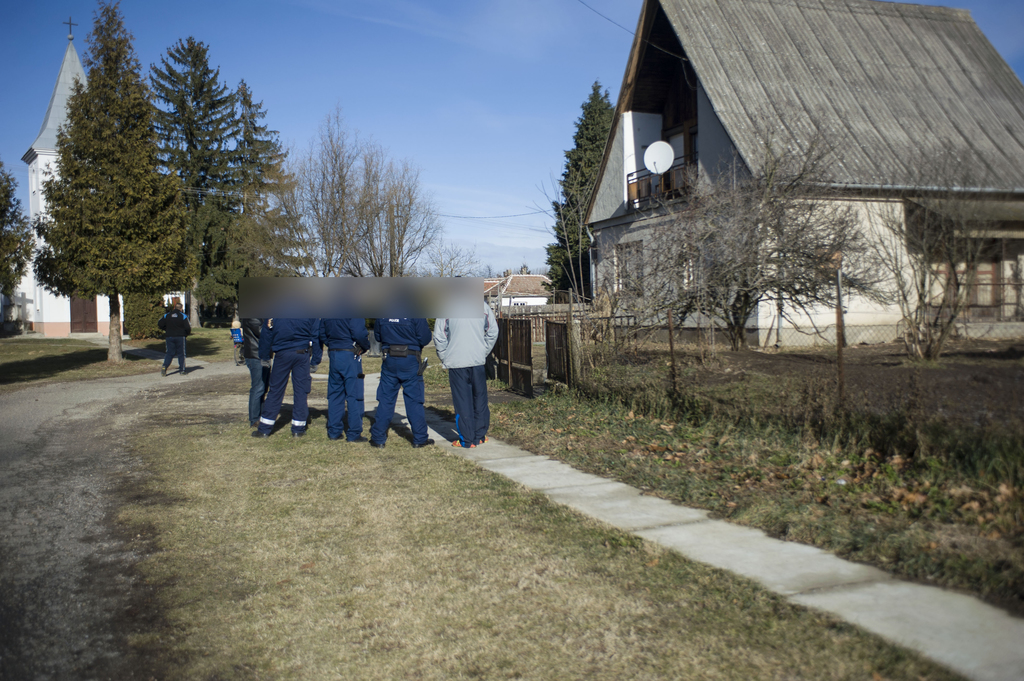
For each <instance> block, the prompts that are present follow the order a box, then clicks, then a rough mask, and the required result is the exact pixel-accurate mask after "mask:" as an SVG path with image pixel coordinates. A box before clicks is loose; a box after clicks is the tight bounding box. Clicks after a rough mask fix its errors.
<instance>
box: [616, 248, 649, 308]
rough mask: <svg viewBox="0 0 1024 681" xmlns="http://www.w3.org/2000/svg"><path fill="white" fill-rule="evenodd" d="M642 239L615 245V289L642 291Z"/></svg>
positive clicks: (628, 292) (636, 292)
mask: <svg viewBox="0 0 1024 681" xmlns="http://www.w3.org/2000/svg"><path fill="white" fill-rule="evenodd" d="M643 249H644V242H643V241H629V242H627V243H624V244H616V245H615V290H616V291H619V292H622V293H626V294H630V295H640V293H641V292H642V291H643V274H644V268H643V259H642V258H643Z"/></svg>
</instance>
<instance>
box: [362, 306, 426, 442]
mask: <svg viewBox="0 0 1024 681" xmlns="http://www.w3.org/2000/svg"><path fill="white" fill-rule="evenodd" d="M373 335H374V337H375V338H376V339H377V341H378V342H380V347H381V350H382V351H383V352H384V363H383V364H382V365H381V368H380V384H379V385H378V386H377V411H376V413H375V414H374V421H373V426H372V427H371V428H370V445H371V446H373V447H377V448H383V447H384V444H385V443H386V442H387V440H388V427H390V425H391V417H392V416H394V414H395V403H396V402H397V401H398V389H399V388H401V389H402V396H403V398H404V399H405V414H406V416H408V417H409V427H411V428H412V446H413V447H426V446H427V445H432V444H434V441H433V440H430V439H427V415H426V411H425V410H424V408H423V398H424V392H425V391H424V386H423V370H422V368H421V363H420V353H421V351H422V350H423V346H424V345H426V344H428V343H429V342H430V326H429V325H428V324H427V320H426V319H412V318H409V317H400V318H398V319H377V320H376V321H374V323H373Z"/></svg>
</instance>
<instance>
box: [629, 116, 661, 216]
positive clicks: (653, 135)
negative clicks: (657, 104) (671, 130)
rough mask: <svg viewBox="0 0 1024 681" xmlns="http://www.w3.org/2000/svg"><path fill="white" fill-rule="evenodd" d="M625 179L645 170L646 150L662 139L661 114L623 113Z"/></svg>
mask: <svg viewBox="0 0 1024 681" xmlns="http://www.w3.org/2000/svg"><path fill="white" fill-rule="evenodd" d="M622 129H623V131H624V132H625V139H624V140H623V150H624V155H625V158H624V159H623V165H624V168H623V171H624V173H623V180H625V177H626V176H628V175H629V174H630V173H635V172H637V171H639V170H644V152H645V151H647V147H649V146H651V145H652V144H654V143H655V142H657V141H658V140H660V139H661V115H660V114H650V113H639V112H636V111H627V112H626V113H624V114H622ZM622 198H623V200H625V199H626V187H625V185H623V187H622Z"/></svg>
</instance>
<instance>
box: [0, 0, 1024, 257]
mask: <svg viewBox="0 0 1024 681" xmlns="http://www.w3.org/2000/svg"><path fill="white" fill-rule="evenodd" d="M585 1H586V5H584V4H583V3H581V2H580V0H505V1H502V2H496V1H494V0H372V1H365V0H364V1H362V2H353V1H352V0H244V1H243V0H205V1H204V2H199V1H196V0H178V1H177V2H174V3H157V2H153V1H152V0H123V1H122V3H121V12H122V14H123V15H124V20H125V24H126V26H127V28H128V30H129V31H131V33H132V34H133V35H134V37H135V43H134V44H135V50H136V53H137V54H138V57H139V60H140V62H141V63H142V65H143V67H144V68H145V70H146V71H147V73H148V68H149V66H150V64H154V63H156V62H158V61H159V59H160V57H161V55H163V54H164V53H165V52H166V50H167V48H168V47H170V46H171V45H172V44H174V43H175V42H176V41H177V40H178V39H179V38H186V37H188V36H190V35H191V36H194V37H195V38H196V39H198V40H201V41H203V42H205V43H206V44H207V45H208V46H209V53H210V61H211V64H212V65H214V66H219V67H220V75H221V79H222V80H223V81H224V82H225V83H226V84H227V85H228V86H230V87H232V88H233V87H235V86H237V84H238V81H239V80H240V79H243V78H244V79H245V80H246V82H247V83H248V84H249V86H250V87H251V88H252V90H253V92H254V95H255V97H256V98H257V99H259V100H262V101H263V104H264V108H265V109H266V111H267V114H268V115H267V119H266V122H267V124H268V125H269V126H270V127H271V128H273V129H275V130H278V131H279V132H280V136H281V140H282V142H284V143H285V145H286V146H290V147H295V148H298V149H302V148H305V147H306V146H307V144H308V141H309V139H310V137H311V136H312V135H313V133H314V131H315V130H316V128H317V126H318V125H319V124H320V123H321V121H322V120H323V119H324V117H325V116H326V115H327V114H328V113H329V112H331V111H332V110H333V109H334V108H335V107H340V109H341V112H342V115H343V116H344V118H345V121H346V123H347V126H348V127H349V128H350V129H351V130H353V131H358V132H359V133H360V134H361V135H363V136H368V137H371V138H373V139H374V140H375V141H377V142H379V143H380V144H382V145H384V146H385V147H386V148H387V149H388V150H389V151H390V154H391V156H392V157H394V158H396V159H408V160H409V161H410V162H412V163H413V164H414V165H416V166H417V167H419V168H420V171H421V175H420V180H421V182H422V184H423V187H424V189H425V190H426V191H427V192H428V193H429V194H431V195H432V197H433V200H434V202H435V205H436V207H437V209H438V211H439V213H441V214H442V215H444V216H446V217H444V218H442V219H443V221H444V223H445V226H446V237H447V238H448V239H450V240H452V241H455V242H457V243H458V244H460V245H462V246H464V247H466V248H471V249H474V250H475V252H476V255H477V259H478V260H479V261H480V262H481V264H489V265H491V266H492V267H493V268H494V269H495V270H499V271H500V270H503V269H506V268H517V267H519V265H521V264H523V263H526V264H528V265H529V266H530V267H531V268H537V267H540V266H543V265H544V261H545V252H544V246H545V245H546V244H548V243H550V242H551V241H553V237H552V234H551V225H552V224H553V220H552V218H551V217H549V216H547V215H545V214H543V213H536V211H539V210H545V209H547V208H548V204H549V200H548V197H549V196H551V195H553V190H552V186H553V184H554V182H555V180H556V179H557V177H558V176H559V175H560V174H561V171H562V165H563V163H564V155H563V154H564V152H565V150H566V149H568V148H569V147H570V146H571V144H572V135H573V132H574V126H575V121H576V118H577V117H578V116H579V114H580V105H581V104H582V103H583V101H584V100H585V99H586V97H587V96H588V95H589V93H590V87H591V84H592V83H593V82H594V81H595V80H598V81H600V82H601V84H602V86H603V87H605V88H606V89H608V90H609V92H610V95H611V98H612V101H613V102H614V101H615V98H616V96H617V94H618V89H619V85H620V83H621V80H622V75H623V72H624V69H625V66H626V58H627V56H628V52H629V48H630V44H631V41H632V36H631V35H630V33H628V32H627V31H624V30H623V29H622V28H620V27H619V26H616V25H615V24H616V23H617V24H620V25H621V26H623V27H626V28H627V29H629V30H630V31H632V30H633V29H634V28H635V26H636V22H637V18H638V16H639V12H640V7H641V5H642V0H585ZM925 4H944V5H950V6H956V7H962V8H965V9H969V10H971V13H972V16H973V17H974V20H975V21H976V22H977V23H978V25H979V26H980V27H981V30H982V31H983V32H984V33H985V34H986V35H987V36H988V38H989V40H991V41H992V43H993V44H994V45H995V47H996V49H997V50H998V51H999V53H1000V54H1002V55H1003V57H1004V58H1005V59H1006V60H1007V62H1009V64H1010V66H1011V67H1013V68H1014V70H1015V71H1016V72H1017V74H1018V75H1022V74H1024V2H1022V1H1021V0H974V1H960V2H957V1H956V0H953V2H927V3H925ZM588 6H589V8H588ZM95 9H96V3H95V2H94V1H87V0H44V1H42V2H25V1H19V2H14V1H12V0H0V10H2V14H0V16H3V21H2V22H0V64H4V65H5V66H4V67H3V68H2V69H0V92H2V93H3V94H2V98H0V159H2V160H3V163H4V165H5V167H6V168H7V170H8V171H10V172H12V173H13V174H14V176H15V178H16V179H17V181H18V184H19V197H20V198H21V199H22V204H23V206H24V207H25V208H26V210H27V206H28V196H27V192H26V189H25V187H26V185H27V182H28V174H27V167H26V166H25V164H24V163H22V161H21V156H22V155H23V154H24V153H25V151H26V150H27V149H28V147H29V145H30V144H31V143H32V141H33V140H34V139H35V136H36V134H37V133H38V132H39V126H40V125H41V124H42V120H43V115H44V114H45V112H46V105H47V103H48V101H49V98H50V94H51V92H52V91H53V86H54V82H55V81H56V78H57V72H58V70H59V68H60V61H61V58H62V57H63V54H64V49H65V46H66V44H67V28H68V27H67V26H64V25H62V24H61V22H64V21H67V20H68V17H69V16H71V18H72V20H73V21H74V22H75V23H77V24H79V25H78V26H77V27H75V29H74V32H75V46H76V48H77V49H78V52H79V55H80V56H82V55H83V53H84V52H85V49H86V44H85V37H86V35H87V34H88V33H89V31H91V29H92V21H93V13H94V11H95ZM599 13H600V14H599ZM600 15H604V16H603V17H602V16H600ZM612 22H615V23H612ZM526 213H535V214H532V215H524V214H526ZM495 216H517V217H501V218H498V217H495ZM483 218H486V219H483Z"/></svg>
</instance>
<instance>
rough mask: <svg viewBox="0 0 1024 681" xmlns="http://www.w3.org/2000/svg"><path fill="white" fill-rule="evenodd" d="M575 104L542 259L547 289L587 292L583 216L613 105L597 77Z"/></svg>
mask: <svg viewBox="0 0 1024 681" xmlns="http://www.w3.org/2000/svg"><path fill="white" fill-rule="evenodd" d="M581 108H582V110H583V113H582V114H581V115H580V117H579V118H578V119H576V134H575V135H574V136H573V148H572V149H570V150H569V151H567V152H565V170H564V171H563V172H562V177H561V179H560V180H559V182H558V193H559V196H558V197H557V199H556V200H555V201H552V203H551V207H552V209H553V210H554V212H555V227H554V231H555V239H556V242H555V243H553V244H549V245H548V247H547V251H548V260H547V263H548V268H549V272H548V277H549V278H550V279H551V284H552V289H553V290H555V291H566V290H570V289H572V290H573V291H576V293H577V294H578V295H592V294H591V291H592V288H591V281H590V251H589V249H590V238H589V237H588V236H587V228H586V225H585V224H584V219H585V217H586V210H587V204H588V203H589V201H590V194H591V192H592V191H593V190H594V183H595V182H596V181H597V171H598V167H599V166H600V165H601V157H602V156H603V155H604V147H605V143H606V142H607V140H608V132H609V131H610V130H611V125H612V115H613V113H614V108H613V107H612V104H611V102H610V101H609V99H608V91H607V90H605V91H604V92H602V91H601V83H599V82H597V81H595V82H594V84H593V86H591V90H590V96H589V97H588V98H587V101H585V102H584V103H583V106H582V107H581Z"/></svg>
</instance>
